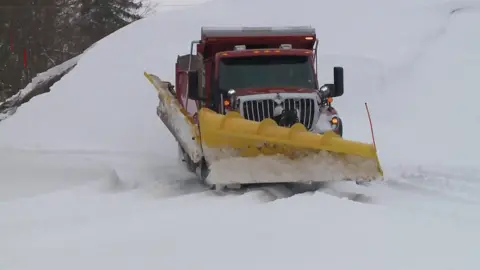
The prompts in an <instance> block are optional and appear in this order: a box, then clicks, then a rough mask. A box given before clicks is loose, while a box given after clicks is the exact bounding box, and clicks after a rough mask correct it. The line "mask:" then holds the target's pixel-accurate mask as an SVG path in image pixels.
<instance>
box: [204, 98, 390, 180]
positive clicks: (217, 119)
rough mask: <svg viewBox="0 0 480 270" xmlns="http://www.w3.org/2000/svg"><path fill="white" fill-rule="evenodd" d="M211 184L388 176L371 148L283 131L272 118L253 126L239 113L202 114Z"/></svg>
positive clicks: (298, 126) (303, 130)
mask: <svg viewBox="0 0 480 270" xmlns="http://www.w3.org/2000/svg"><path fill="white" fill-rule="evenodd" d="M199 122H200V133H201V141H202V146H203V151H204V155H205V158H206V160H207V161H208V162H209V163H210V167H211V173H210V176H209V178H210V180H209V182H212V183H217V184H235V183H239V184H242V183H243V184H246V183H270V182H271V183H280V182H309V183H310V182H324V181H332V180H355V181H362V180H373V179H375V178H378V177H381V176H382V175H383V172H382V169H381V167H380V163H379V161H378V156H377V153H376V150H375V148H374V146H373V145H372V144H366V143H360V142H355V141H349V140H345V139H343V138H341V137H340V136H338V135H337V134H335V133H333V132H330V133H326V134H324V135H320V134H315V133H312V132H309V131H308V130H307V129H306V128H305V127H304V126H303V125H302V124H295V125H294V126H292V127H291V128H286V127H280V126H278V125H277V124H276V123H275V121H273V120H272V119H265V120H263V121H262V122H254V121H249V120H246V119H244V118H243V117H242V116H241V115H240V114H239V113H237V112H229V113H228V114H227V115H221V114H217V113H215V112H213V111H211V110H209V109H205V108H203V109H201V110H200V112H199Z"/></svg>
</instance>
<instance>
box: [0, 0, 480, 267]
mask: <svg viewBox="0 0 480 270" xmlns="http://www.w3.org/2000/svg"><path fill="white" fill-rule="evenodd" d="M272 10H274V12H273V11H272ZM479 15H480V1H448V2H445V1H438V0H423V1H421V0H416V1H413V0H402V1H400V0H396V1H394V0H389V1H377V0H362V1H359V0H339V1H326V0H298V1H295V3H294V4H292V3H291V2H289V1H284V0H278V1H275V3H274V4H272V1H268V0H257V1H249V0H247V1H233V0H217V1H211V2H207V3H202V4H199V5H197V6H194V7H190V8H185V9H178V10H173V11H168V12H161V13H158V14H157V15H155V16H152V17H149V18H147V19H144V20H141V21H138V22H136V23H134V24H132V25H130V26H128V27H125V28H123V29H121V30H119V31H117V32H116V33H113V34H112V35H110V36H108V37H106V38H105V39H103V40H102V41H100V42H98V43H97V45H96V46H95V47H94V48H92V49H91V50H90V51H88V52H87V53H85V54H84V55H83V56H82V58H81V59H80V60H79V61H78V63H77V66H76V67H75V68H74V69H73V70H72V71H71V72H69V73H68V74H67V75H66V76H65V77H64V78H63V79H62V80H60V81H59V82H58V83H56V84H55V85H54V86H53V87H52V91H51V92H50V93H47V94H44V95H41V96H38V97H36V98H35V99H33V100H32V101H30V102H29V103H28V104H26V105H24V106H22V107H20V108H19V109H18V111H17V112H16V114H15V115H13V116H12V117H10V118H8V119H6V120H4V121H2V122H1V123H0V160H1V162H0V216H1V217H2V218H1V219H0V239H1V241H0V269H8V270H10V269H12V270H14V269H35V270H38V269H82V270H83V269H116V270H121V269H193V268H195V269H209V270H211V269H225V268H228V269H246V268H249V269H252V268H254V269H292V268H299V269H317V268H319V267H320V268H326V269H331V270H332V269H342V270H343V269H353V268H354V269H370V270H371V269H379V270H380V269H382V270H383V269H389V270H392V269H402V270H403V269H409V270H416V269H421V270H425V269H435V270H439V269H442V270H443V269H445V270H447V269H462V270H466V269H468V270H470V269H471V270H476V269H479V268H480V257H479V256H478V250H480V231H479V229H478V228H479V226H480V160H478V159H477V157H476V150H477V149H478V147H476V141H475V140H476V138H479V137H480V129H479V128H476V126H478V125H476V124H478V123H480V110H478V108H477V107H476V106H475V105H476V100H477V99H478V96H479V95H478V94H477V91H476V90H475V89H476V88H478V82H477V81H478V80H477V78H476V76H475V75H476V74H475V72H476V71H478V70H479V69H480V54H479V52H478V48H479V47H480V35H478V33H477V32H478V25H480V16H479ZM246 24H248V25H251V26H257V25H292V24H294V25H312V26H314V27H315V28H316V29H317V35H318V36H319V39H320V46H319V50H320V58H319V67H320V74H319V77H320V79H322V80H331V79H332V78H331V75H332V72H331V68H332V66H333V65H343V66H344V67H345V77H346V90H345V95H344V96H343V97H341V98H338V99H336V100H335V101H334V103H336V105H335V106H336V107H337V109H338V110H339V112H340V113H341V115H342V117H343V118H344V121H345V125H346V126H345V137H347V138H352V139H360V140H363V141H370V133H369V128H368V120H367V117H366V114H365V111H364V102H368V104H369V106H370V109H371V111H372V117H373V121H374V128H375V131H376V138H377V141H378V142H377V143H378V146H379V148H380V155H381V156H380V158H381V161H382V164H383V166H384V169H385V173H386V180H385V181H384V182H379V183H373V184H372V185H370V186H368V187H364V186H355V185H351V184H346V183H345V184H343V183H342V184H340V183H339V184H334V185H331V186H329V187H327V188H326V189H325V190H322V191H319V192H316V193H314V194H300V195H295V196H292V197H288V196H286V198H283V197H282V196H275V195H272V194H270V193H268V192H264V191H261V190H259V191H255V192H249V193H246V194H243V195H226V196H219V195H216V194H214V193H212V192H210V191H205V190H204V188H203V187H202V186H200V185H199V184H197V183H196V181H195V179H194V178H193V176H192V175H190V174H189V173H187V172H185V171H184V170H183V169H182V167H179V166H178V163H177V145H176V142H175V140H174V139H173V137H172V136H171V135H170V134H169V133H168V130H167V129H166V128H165V127H164V126H163V124H162V123H161V121H160V120H159V119H158V118H157V116H156V114H155V109H156V105H157V97H156V93H155V91H154V90H153V88H152V86H151V85H150V84H149V83H148V81H147V80H146V79H145V78H144V77H143V72H144V71H149V72H151V73H154V74H157V75H158V76H160V77H161V78H162V79H168V80H172V81H173V78H174V61H175V59H176V57H177V55H178V54H183V53H186V52H188V50H189V46H190V41H191V40H194V39H198V38H199V35H200V26H202V25H207V26H212V25H218V26H237V25H246ZM452 127H455V129H453V128H452ZM459 127H461V128H459ZM275 198H277V199H278V200H273V199H275Z"/></svg>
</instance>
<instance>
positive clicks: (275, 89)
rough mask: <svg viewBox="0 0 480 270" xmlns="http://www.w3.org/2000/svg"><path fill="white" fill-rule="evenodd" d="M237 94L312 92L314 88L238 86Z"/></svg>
mask: <svg viewBox="0 0 480 270" xmlns="http://www.w3.org/2000/svg"><path fill="white" fill-rule="evenodd" d="M235 90H236V91H237V96H248V95H255V94H272V93H273V94H275V93H314V92H315V90H314V89H309V88H302V87H261V88H253V87H252V88H240V89H235Z"/></svg>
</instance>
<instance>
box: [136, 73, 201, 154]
mask: <svg viewBox="0 0 480 270" xmlns="http://www.w3.org/2000/svg"><path fill="white" fill-rule="evenodd" d="M144 75H145V77H146V78H147V79H148V80H149V81H150V83H151V84H152V85H153V86H154V87H155V89H156V90H157V93H158V98H159V100H160V102H159V105H158V107H157V114H158V116H159V117H160V119H161V120H162V121H163V123H164V124H165V126H166V127H167V128H168V130H169V131H170V133H172V135H173V136H174V137H175V139H176V140H177V142H178V143H179V144H180V145H181V146H182V148H183V150H184V151H185V152H186V153H187V154H188V155H189V156H190V159H191V160H192V161H193V162H194V163H197V162H199V161H200V160H201V159H202V157H203V154H202V148H201V145H200V136H199V131H198V128H197V126H196V125H195V123H194V121H193V119H192V118H191V117H190V116H189V114H188V113H187V112H186V111H185V109H184V108H183V107H182V106H181V105H180V104H179V103H178V100H177V99H176V98H175V97H174V96H173V95H172V93H170V91H169V90H168V88H167V87H166V82H164V81H162V80H161V79H160V78H158V77H157V76H155V75H153V74H149V73H147V72H145V73H144Z"/></svg>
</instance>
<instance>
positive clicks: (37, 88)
mask: <svg viewBox="0 0 480 270" xmlns="http://www.w3.org/2000/svg"><path fill="white" fill-rule="evenodd" d="M80 57H81V55H78V56H76V57H73V58H72V59H70V60H67V61H65V62H63V63H62V64H60V65H58V66H55V67H52V68H51V69H49V70H47V71H45V72H42V73H39V74H37V76H35V78H33V79H32V82H31V83H29V84H28V85H27V86H26V87H25V88H24V89H22V90H20V91H18V93H17V94H15V95H13V96H11V97H10V98H8V99H7V100H5V101H4V102H1V103H0V121H2V120H5V119H6V118H7V117H9V116H10V115H12V114H14V113H15V111H16V110H17V108H18V106H21V105H22V104H23V103H25V102H28V100H30V99H31V98H32V97H34V96H36V95H39V94H43V93H44V92H45V90H46V89H45V90H44V89H43V88H48V85H49V84H53V83H54V82H52V81H54V80H59V77H61V76H63V75H64V74H65V73H67V72H69V71H70V70H71V69H72V68H74V67H75V65H77V62H78V60H79V59H80Z"/></svg>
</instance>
